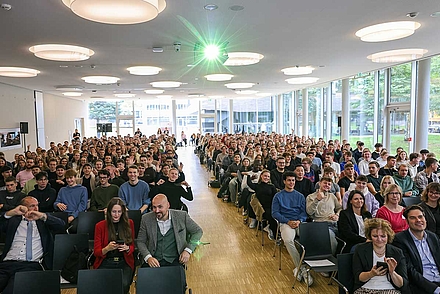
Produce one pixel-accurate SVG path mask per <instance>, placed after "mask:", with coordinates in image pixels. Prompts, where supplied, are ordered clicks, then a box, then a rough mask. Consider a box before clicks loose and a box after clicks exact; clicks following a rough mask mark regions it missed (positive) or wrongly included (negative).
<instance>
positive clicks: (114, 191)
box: [90, 169, 119, 211]
mask: <svg viewBox="0 0 440 294" xmlns="http://www.w3.org/2000/svg"><path fill="white" fill-rule="evenodd" d="M98 177H99V184H100V185H99V186H98V187H96V189H95V190H93V193H92V198H91V199H90V210H91V211H105V210H106V208H107V204H108V203H109V201H110V200H111V199H112V198H113V197H116V196H118V192H119V187H118V186H117V185H114V184H110V183H109V180H110V172H109V171H108V170H106V169H103V170H100V171H99V172H98Z"/></svg>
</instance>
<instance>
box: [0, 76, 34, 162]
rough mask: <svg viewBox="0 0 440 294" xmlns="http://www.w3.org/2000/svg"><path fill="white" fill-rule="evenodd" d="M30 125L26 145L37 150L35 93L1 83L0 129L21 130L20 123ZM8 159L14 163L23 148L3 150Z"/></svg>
mask: <svg viewBox="0 0 440 294" xmlns="http://www.w3.org/2000/svg"><path fill="white" fill-rule="evenodd" d="M21 121H24V122H28V123H29V134H27V135H26V144H31V148H32V149H35V148H36V144H37V137H36V128H35V110H34V91H32V90H27V89H23V88H18V87H14V86H10V85H6V84H2V83H0V128H1V129H12V128H19V127H20V122H21ZM1 151H3V152H4V153H5V156H6V159H8V160H9V161H12V160H13V159H14V154H15V153H22V152H23V147H21V148H17V149H10V150H1Z"/></svg>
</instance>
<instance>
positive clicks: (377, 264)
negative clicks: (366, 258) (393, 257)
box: [376, 261, 388, 269]
mask: <svg viewBox="0 0 440 294" xmlns="http://www.w3.org/2000/svg"><path fill="white" fill-rule="evenodd" d="M379 267H382V269H388V263H386V262H381V261H378V262H377V263H376V268H379Z"/></svg>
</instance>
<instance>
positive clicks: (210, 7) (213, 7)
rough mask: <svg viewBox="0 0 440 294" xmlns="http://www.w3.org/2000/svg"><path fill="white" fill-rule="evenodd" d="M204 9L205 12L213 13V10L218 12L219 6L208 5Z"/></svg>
mask: <svg viewBox="0 0 440 294" xmlns="http://www.w3.org/2000/svg"><path fill="white" fill-rule="evenodd" d="M203 8H204V9H205V10H208V11H212V10H216V9H217V8H218V6H217V5H215V4H206V5H205V6H203Z"/></svg>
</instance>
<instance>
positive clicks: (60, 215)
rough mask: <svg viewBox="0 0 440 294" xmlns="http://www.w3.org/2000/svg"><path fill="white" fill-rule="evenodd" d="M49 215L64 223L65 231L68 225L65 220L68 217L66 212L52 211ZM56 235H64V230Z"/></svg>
mask: <svg viewBox="0 0 440 294" xmlns="http://www.w3.org/2000/svg"><path fill="white" fill-rule="evenodd" d="M49 214H51V215H53V216H55V217H57V218H60V219H62V220H63V221H64V223H65V224H66V229H67V224H68V222H67V219H68V217H69V215H68V213H67V212H65V211H54V212H49ZM56 233H66V230H63V232H56Z"/></svg>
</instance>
